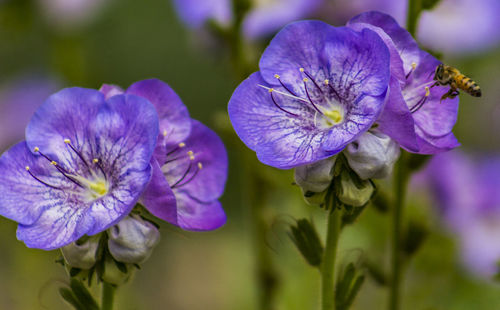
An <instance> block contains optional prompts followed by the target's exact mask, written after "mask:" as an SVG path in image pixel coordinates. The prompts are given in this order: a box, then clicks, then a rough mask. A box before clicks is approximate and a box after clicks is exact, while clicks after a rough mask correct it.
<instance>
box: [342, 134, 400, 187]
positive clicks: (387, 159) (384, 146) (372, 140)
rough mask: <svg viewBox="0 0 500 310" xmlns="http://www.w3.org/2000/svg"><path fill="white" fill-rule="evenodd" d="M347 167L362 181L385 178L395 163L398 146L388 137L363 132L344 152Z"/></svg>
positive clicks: (397, 155)
mask: <svg viewBox="0 0 500 310" xmlns="http://www.w3.org/2000/svg"><path fill="white" fill-rule="evenodd" d="M344 154H345V157H346V158H347V162H348V163H349V166H350V167H351V168H352V170H354V171H355V172H356V173H357V174H358V176H359V177H360V178H362V179H364V180H366V179H370V178H376V179H380V178H385V177H386V176H388V175H389V174H391V172H392V168H393V167H394V163H395V162H396V161H397V159H398V157H399V154H400V149H399V145H398V144H397V143H396V142H395V141H394V140H392V139H391V138H390V137H389V136H387V135H385V134H383V133H381V132H379V131H376V130H373V131H368V132H365V133H364V134H363V135H361V136H360V137H359V138H358V139H357V140H356V141H354V142H352V143H351V144H349V145H348V146H347V147H346V149H345V150H344Z"/></svg>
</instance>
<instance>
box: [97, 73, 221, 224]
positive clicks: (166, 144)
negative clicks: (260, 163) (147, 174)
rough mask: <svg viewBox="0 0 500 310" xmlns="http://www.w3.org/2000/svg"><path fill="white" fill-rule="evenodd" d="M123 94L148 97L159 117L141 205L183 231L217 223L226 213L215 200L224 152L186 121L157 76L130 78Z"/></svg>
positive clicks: (109, 91) (213, 137)
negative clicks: (130, 80)
mask: <svg viewBox="0 0 500 310" xmlns="http://www.w3.org/2000/svg"><path fill="white" fill-rule="evenodd" d="M101 91H102V92H104V93H105V95H106V96H112V95H115V94H118V93H120V92H122V90H121V89H119V88H118V87H116V86H110V85H103V87H102V88H101ZM125 93H126V94H134V95H137V96H141V97H143V98H146V99H148V100H149V101H150V102H151V103H153V105H154V106H155V108H156V110H157V112H158V115H159V119H160V135H159V136H158V141H157V145H156V148H155V151H154V156H153V160H152V166H153V176H152V179H151V182H150V184H149V186H148V187H147V189H146V190H145V192H144V194H143V196H142V199H141V201H142V203H143V204H144V205H145V207H146V208H147V209H148V210H149V211H150V212H151V213H152V214H153V215H155V216H156V217H158V218H160V219H163V220H165V221H167V222H169V223H171V224H173V225H176V226H179V227H181V228H183V229H186V230H212V229H216V228H218V227H220V226H222V225H223V224H224V223H225V222H226V215H225V213H224V210H223V209H222V206H221V204H220V202H219V201H218V198H219V197H220V196H221V195H222V193H223V191H224V185H225V182H226V177H227V154H226V150H225V148H224V144H223V143H222V141H221V140H220V138H219V137H218V136H217V134H216V133H215V132H213V131H212V130H210V129H209V128H208V127H206V126H205V125H203V124H202V123H200V122H198V121H197V120H194V119H191V118H190V117H189V113H188V110H187V108H186V106H185V105H184V104H183V103H182V101H181V99H180V98H179V96H178V95H177V94H176V93H175V92H174V91H173V90H172V89H171V88H170V86H168V85H167V84H166V83H164V82H162V81H160V80H156V79H151V80H144V81H139V82H136V83H134V84H132V85H131V86H130V87H129V88H128V89H127V90H126V91H125Z"/></svg>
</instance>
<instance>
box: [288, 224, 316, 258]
mask: <svg viewBox="0 0 500 310" xmlns="http://www.w3.org/2000/svg"><path fill="white" fill-rule="evenodd" d="M288 235H289V237H290V239H292V241H293V243H294V244H295V246H296V247H297V249H298V250H299V252H300V253H301V254H302V256H303V257H304V258H305V260H306V261H307V262H308V263H309V265H311V266H313V267H319V266H320V265H321V259H322V257H323V244H322V243H321V239H320V238H319V236H318V232H317V231H316V228H315V227H314V224H313V223H312V222H310V221H309V220H307V219H300V220H297V223H296V226H293V225H291V226H290V232H289V233H288Z"/></svg>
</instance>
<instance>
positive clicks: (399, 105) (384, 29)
mask: <svg viewBox="0 0 500 310" xmlns="http://www.w3.org/2000/svg"><path fill="white" fill-rule="evenodd" d="M348 26H349V27H351V28H353V29H355V30H358V31H359V30H361V29H371V30H373V31H376V32H377V33H378V34H379V35H380V37H381V38H382V39H383V40H384V42H385V43H386V44H387V46H388V48H389V51H390V52H391V73H392V77H391V83H390V98H389V101H388V102H387V105H386V107H385V109H384V112H383V113H382V115H381V117H380V119H379V120H378V122H377V123H378V124H379V126H380V130H381V131H382V132H384V133H386V134H387V135H389V136H390V137H391V138H393V139H394V140H396V141H397V142H398V143H399V144H400V145H401V146H402V147H403V148H405V149H406V150H408V151H410V152H413V153H420V154H435V153H439V152H442V151H446V150H450V149H452V148H455V147H457V146H458V145H459V143H458V141H457V140H456V138H455V136H454V135H453V133H452V131H451V130H452V128H453V126H454V125H455V122H456V120H457V113H458V97H457V98H455V99H446V100H444V101H443V102H442V103H441V96H442V95H443V94H444V93H445V92H447V91H448V87H442V86H436V87H432V85H433V84H434V82H435V81H434V80H433V78H434V72H435V69H436V67H437V66H438V65H439V64H440V62H439V61H438V60H437V59H436V58H434V57H433V56H431V55H430V54H429V53H427V52H425V51H423V50H421V49H420V48H419V47H418V45H417V43H416V42H415V40H414V39H413V38H412V37H411V35H410V34H409V33H408V32H407V31H406V30H405V29H403V28H401V27H400V26H399V25H398V24H397V22H396V21H395V20H394V19H393V18H392V17H390V16H389V15H386V14H383V13H380V12H367V13H363V14H361V15H358V16H356V17H354V18H353V19H352V20H351V21H350V22H349V23H348Z"/></svg>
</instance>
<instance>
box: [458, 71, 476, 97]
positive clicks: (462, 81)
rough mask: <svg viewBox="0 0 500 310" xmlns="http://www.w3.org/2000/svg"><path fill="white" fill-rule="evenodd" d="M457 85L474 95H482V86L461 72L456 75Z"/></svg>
mask: <svg viewBox="0 0 500 310" xmlns="http://www.w3.org/2000/svg"><path fill="white" fill-rule="evenodd" d="M455 82H456V84H457V87H458V88H460V89H461V90H463V91H465V92H467V93H468V94H469V95H471V96H474V97H481V88H480V87H479V85H477V84H476V82H474V81H473V80H471V79H470V78H468V77H466V76H465V75H463V74H460V75H458V76H457V77H456V79H455Z"/></svg>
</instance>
